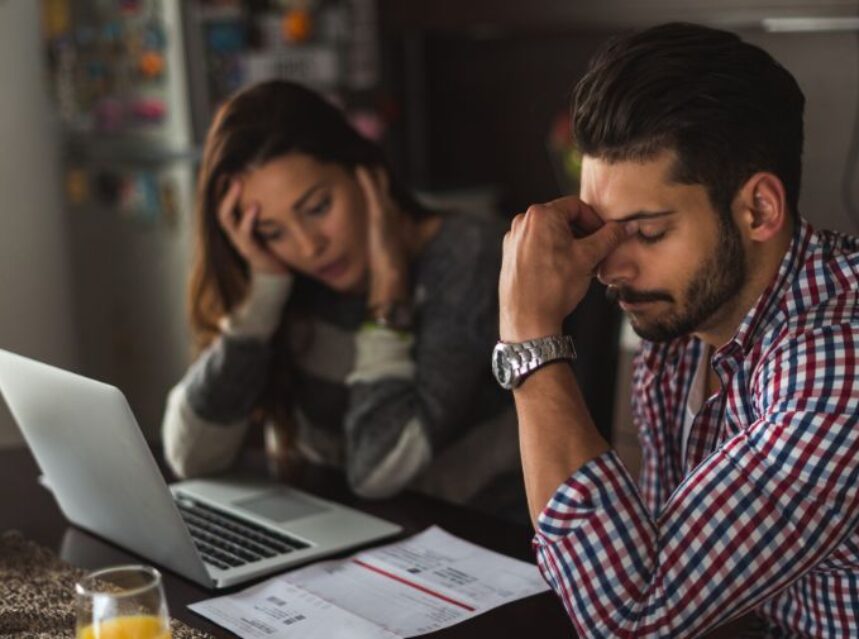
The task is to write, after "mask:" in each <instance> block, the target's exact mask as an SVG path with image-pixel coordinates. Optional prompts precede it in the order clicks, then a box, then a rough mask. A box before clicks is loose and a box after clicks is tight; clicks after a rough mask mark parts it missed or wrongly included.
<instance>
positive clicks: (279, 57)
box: [42, 0, 384, 439]
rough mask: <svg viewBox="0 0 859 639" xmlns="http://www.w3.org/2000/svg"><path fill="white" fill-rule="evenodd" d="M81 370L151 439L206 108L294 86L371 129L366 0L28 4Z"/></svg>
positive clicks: (181, 363) (163, 390) (165, 375)
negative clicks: (37, 39) (111, 391)
mask: <svg viewBox="0 0 859 639" xmlns="http://www.w3.org/2000/svg"><path fill="white" fill-rule="evenodd" d="M42 22H43V44H44V47H43V48H44V52H45V61H46V70H47V73H48V74H49V80H50V83H51V85H52V94H53V100H54V105H55V109H54V111H55V117H56V129H57V130H58V132H59V135H60V136H61V139H62V149H63V152H62V157H63V159H62V163H63V166H62V176H63V177H62V179H63V182H64V183H63V190H64V193H65V207H64V208H65V211H64V214H65V215H67V216H68V218H69V219H68V224H67V227H68V242H69V254H70V264H69V268H70V271H71V273H70V275H71V281H72V285H71V287H72V297H73V305H72V306H73V317H70V318H68V321H69V322H71V323H73V325H74V331H75V335H76V339H77V342H78V347H79V352H80V372H81V373H83V374H84V375H87V376H90V377H93V378H96V379H99V380H102V381H105V382H108V383H111V384H114V385H116V386H118V387H119V388H120V389H121V390H122V391H123V392H124V393H125V395H126V397H127V398H128V400H129V403H130V405H131V407H132V410H133V411H134V413H135V415H136V416H137V419H138V421H139V422H140V425H141V427H142V429H143V431H144V433H145V434H146V435H147V437H148V438H150V439H155V438H157V436H158V431H159V427H160V421H161V415H162V412H163V408H164V402H165V398H166V395H167V392H168V391H169V389H170V387H171V386H172V385H173V384H175V383H176V382H178V380H179V379H180V378H181V376H182V375H183V373H184V372H185V370H186V369H187V367H188V365H189V364H190V362H191V349H190V344H191V340H190V333H189V329H188V324H187V315H186V287H187V279H188V272H189V267H190V261H191V256H192V249H193V247H192V240H193V232H192V231H193V206H194V189H195V176H196V171H197V168H198V163H199V159H200V154H201V145H202V141H203V136H204V133H205V130H206V128H207V126H208V123H209V121H210V119H211V116H212V114H213V112H214V110H215V109H216V108H217V106H218V105H219V104H220V103H221V102H222V101H223V100H224V99H225V98H226V97H227V96H229V95H230V94H231V93H233V92H234V91H236V90H238V89H240V88H241V87H243V86H245V85H247V84H250V83H253V82H257V81H260V80H264V79H267V78H272V77H282V78H289V79H294V80H297V81H301V82H303V83H305V84H308V85H310V86H312V87H313V88H315V89H317V90H319V91H320V92H323V93H325V94H326V95H328V96H330V97H331V99H332V100H336V101H337V102H338V103H340V104H341V105H343V106H344V108H346V109H347V111H348V113H349V115H350V117H351V118H352V119H353V122H355V123H356V125H357V126H359V128H362V130H364V131H365V132H366V133H368V134H370V135H373V136H376V137H380V136H382V135H384V133H383V130H384V123H383V116H382V111H381V109H380V108H379V107H378V95H379V94H378V87H379V65H378V49H377V30H376V5H375V0H302V1H299V0H295V1H292V2H290V1H283V0H271V1H264V0H242V1H224V0H210V1H204V0H192V1H180V0H42Z"/></svg>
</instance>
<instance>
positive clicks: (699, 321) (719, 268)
mask: <svg viewBox="0 0 859 639" xmlns="http://www.w3.org/2000/svg"><path fill="white" fill-rule="evenodd" d="M720 227H721V228H720V232H719V242H718V244H717V245H716V248H715V249H714V251H713V253H712V254H711V255H710V256H709V257H708V258H707V259H706V260H705V261H704V263H703V264H701V267H700V268H699V269H698V270H697V271H696V272H695V274H694V275H693V276H692V279H691V280H690V282H689V285H688V286H687V287H686V292H685V293H686V294H685V295H684V298H685V300H686V303H685V307H684V308H682V309H680V310H679V311H678V312H666V313H665V314H664V315H663V316H661V317H658V318H656V319H654V320H652V321H651V322H649V323H647V324H644V323H638V322H636V321H635V318H634V316H633V321H632V328H633V330H634V331H635V332H636V333H637V334H638V335H639V336H640V337H642V338H644V339H646V340H650V341H652V342H665V341H668V340H672V339H675V338H677V337H680V336H681V335H687V334H689V333H692V332H694V331H696V330H698V329H700V328H701V326H702V325H703V324H704V323H705V322H707V321H708V320H709V319H711V318H712V317H713V316H714V315H715V314H716V313H717V312H718V311H719V310H720V309H721V308H722V307H723V306H724V305H725V304H727V303H728V302H730V301H731V300H732V299H733V298H734V297H735V296H736V295H737V293H739V291H740V289H741V288H742V286H743V283H744V282H745V280H746V260H745V253H744V252H743V245H742V242H741V239H740V233H739V231H738V230H737V228H736V227H735V226H734V224H733V221H732V220H725V219H723V218H720ZM606 296H607V297H608V298H609V299H612V300H621V301H625V302H647V301H658V300H664V301H667V302H673V301H674V298H673V297H672V296H671V295H670V294H669V293H667V292H663V291H654V292H641V293H640V292H637V291H634V290H632V289H628V288H625V287H623V286H610V287H609V288H608V289H607V290H606Z"/></svg>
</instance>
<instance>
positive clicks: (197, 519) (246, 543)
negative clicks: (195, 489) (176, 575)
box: [174, 494, 309, 570]
mask: <svg viewBox="0 0 859 639" xmlns="http://www.w3.org/2000/svg"><path fill="white" fill-rule="evenodd" d="M174 497H175V501H176V506H177V507H178V508H179V512H180V513H181V514H182V519H184V520H185V524H186V525H187V526H188V530H189V532H190V533H191V539H193V540H194V545H195V546H196V547H197V550H198V551H199V552H200V554H201V555H202V556H203V559H204V560H205V561H206V563H208V564H211V565H213V566H215V567H216V568H220V569H221V570H227V569H229V568H236V567H238V566H243V565H245V564H250V563H253V562H255V561H261V560H263V559H269V558H271V557H275V556H277V555H285V554H287V553H291V552H293V551H296V550H301V549H302V548H308V547H309V544H307V543H305V542H303V541H300V540H298V539H295V538H294V537H290V536H289V535H285V534H283V533H280V532H275V531H273V530H269V529H268V528H264V527H262V526H258V525H257V524H254V523H252V522H249V521H245V520H243V519H239V518H238V517H235V516H233V515H230V514H227V513H225V512H223V511H221V510H218V509H216V508H212V507H211V506H208V505H206V504H202V503H200V502H199V501H197V500H195V499H192V498H190V497H188V496H187V495H181V494H179V495H175V496H174Z"/></svg>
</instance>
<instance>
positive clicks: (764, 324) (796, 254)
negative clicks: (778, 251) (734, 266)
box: [714, 218, 818, 360]
mask: <svg viewBox="0 0 859 639" xmlns="http://www.w3.org/2000/svg"><path fill="white" fill-rule="evenodd" d="M817 242H818V240H817V237H816V235H815V233H814V229H813V228H812V226H811V225H810V224H809V223H808V222H807V221H806V220H804V219H802V218H799V220H798V223H797V224H796V225H795V227H794V231H793V238H792V239H791V242H790V245H789V246H788V249H787V251H786V252H785V255H784V257H783V258H782V261H781V265H780V266H779V269H778V272H777V273H776V275H775V277H774V278H773V280H772V282H770V284H769V286H767V288H766V289H765V290H764V292H763V293H761V295H760V296H759V297H758V299H757V301H756V302H755V303H754V304H753V305H752V307H751V309H749V312H748V313H746V316H745V317H744V318H743V321H742V322H740V326H739V328H738V329H737V332H736V333H735V334H734V337H733V338H731V340H730V341H729V342H728V343H727V344H725V345H724V346H722V347H721V348H720V349H719V350H718V351H717V352H716V354H715V356H714V360H716V359H721V358H724V357H729V356H731V355H733V356H734V357H736V358H738V359H739V358H742V357H743V355H744V354H745V353H747V352H748V351H749V350H750V349H751V348H752V346H753V345H754V343H755V342H756V341H757V340H758V338H759V337H760V336H761V335H762V334H763V333H764V332H766V331H767V330H768V329H769V328H770V327H771V326H773V325H775V324H777V323H779V322H781V321H784V320H786V319H787V318H786V317H785V307H786V304H785V302H786V298H787V296H788V294H789V292H790V290H791V289H792V287H793V283H794V281H795V279H796V277H797V276H798V275H799V272H800V269H801V267H802V264H803V263H804V262H805V256H806V255H807V254H808V252H809V250H813V249H814V246H815V245H816V244H817Z"/></svg>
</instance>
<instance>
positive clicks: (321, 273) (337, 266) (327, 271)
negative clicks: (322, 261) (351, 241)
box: [316, 257, 349, 280]
mask: <svg viewBox="0 0 859 639" xmlns="http://www.w3.org/2000/svg"><path fill="white" fill-rule="evenodd" d="M348 268H349V260H347V259H346V258H345V257H341V258H340V259H339V260H334V261H333V262H329V263H328V264H326V265H325V266H323V267H322V268H320V269H318V270H317V271H316V275H317V277H319V278H320V279H323V280H336V279H338V278H339V277H341V276H342V275H343V274H344V273H346V271H347V270H348Z"/></svg>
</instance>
